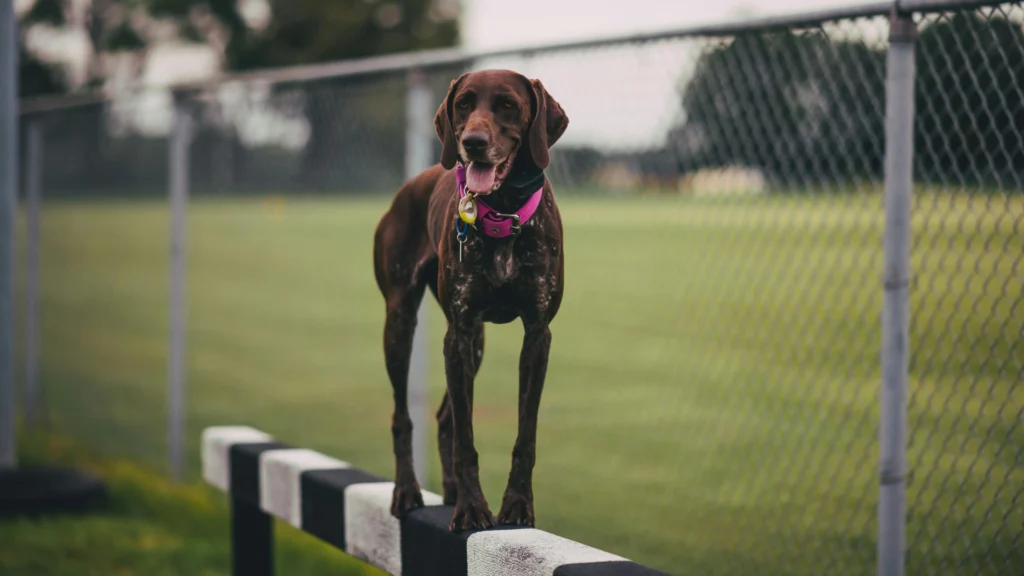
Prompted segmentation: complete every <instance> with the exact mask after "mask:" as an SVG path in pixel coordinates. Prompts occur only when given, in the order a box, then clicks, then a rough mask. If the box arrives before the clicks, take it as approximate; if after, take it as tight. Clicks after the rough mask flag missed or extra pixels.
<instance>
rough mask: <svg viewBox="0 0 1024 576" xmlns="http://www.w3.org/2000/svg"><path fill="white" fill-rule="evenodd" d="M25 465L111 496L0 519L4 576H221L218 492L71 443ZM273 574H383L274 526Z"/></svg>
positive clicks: (40, 451) (25, 446)
mask: <svg viewBox="0 0 1024 576" xmlns="http://www.w3.org/2000/svg"><path fill="white" fill-rule="evenodd" d="M21 460H22V463H24V464H27V465H32V464H35V463H41V462H47V463H54V462H56V463H60V464H62V465H69V466H74V467H75V468H77V469H79V470H83V471H88V472H90V473H93V474H97V475H100V476H102V477H103V478H104V479H105V480H106V484H107V488H108V492H109V495H110V501H109V506H108V507H107V508H106V509H105V510H104V511H103V512H100V513H91V514H89V515H83V516H64V517H49V518H46V519H37V520H26V519H21V520H14V521H10V520H8V521H0V574H4V575H5V576H134V575H139V576H143V575H145V576H180V575H186V574H187V575H189V576H227V575H228V574H230V573H231V541H230V536H229V532H228V526H229V520H228V509H227V504H226V501H225V499H224V497H223V496H222V495H221V494H219V493H217V492H215V491H214V489H212V488H209V487H206V486H199V485H194V484H189V485H181V484H175V483H172V482H171V481H169V480H168V479H167V478H166V477H165V476H164V475H162V474H159V473H157V472H155V471H153V470H151V469H148V468H147V467H146V466H144V465H139V464H136V463H133V462H130V461H127V460H116V459H110V458H103V457H100V456H97V455H96V454H94V453H92V451H90V450H88V449H86V448H84V447H82V446H80V445H78V444H77V443H75V442H74V441H69V440H68V439H66V438H59V437H55V436H43V435H34V436H33V437H32V438H30V439H28V440H26V441H24V442H22V454H21ZM275 524H276V525H275V528H274V534H275V544H276V546H275V550H274V559H275V563H276V565H277V573H278V574H334V575H336V576H383V573H382V572H381V571H379V570H376V569H375V568H373V567H372V566H369V565H368V564H365V563H363V562H360V561H358V560H356V559H355V558H352V557H351V556H347V555H345V554H342V553H341V552H338V551H337V550H335V549H333V548H331V547H330V546H328V545H327V544H324V543H322V542H320V541H319V540H317V539H316V538H314V537H312V536H309V535H307V534H304V533H303V532H301V531H299V530H296V529H295V528H292V527H291V526H289V525H288V524H287V523H285V522H281V521H277V522H276V523H275Z"/></svg>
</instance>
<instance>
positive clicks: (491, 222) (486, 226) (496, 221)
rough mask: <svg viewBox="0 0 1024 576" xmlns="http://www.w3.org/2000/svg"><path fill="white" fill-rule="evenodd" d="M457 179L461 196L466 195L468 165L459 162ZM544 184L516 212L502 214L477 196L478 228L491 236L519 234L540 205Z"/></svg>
mask: <svg viewBox="0 0 1024 576" xmlns="http://www.w3.org/2000/svg"><path fill="white" fill-rule="evenodd" d="M455 181H456V182H457V183H458V187H459V198H462V197H464V196H465V195H466V167H465V166H463V165H462V164H459V165H458V166H456V167H455ZM543 192H544V186H543V185H541V187H540V189H539V190H537V191H536V192H534V193H533V195H532V196H530V198H529V199H528V200H527V201H526V204H523V205H522V206H521V207H520V208H519V210H516V211H515V213H514V214H502V213H501V212H498V211H497V210H495V209H494V208H491V207H490V206H488V205H487V203H486V202H484V201H483V198H482V197H481V196H477V197H476V212H477V216H476V228H477V230H481V231H482V232H483V233H484V234H486V235H487V236H490V237H491V238H506V237H508V236H512V235H514V234H518V233H519V230H520V228H521V226H522V225H523V224H524V223H525V222H526V221H527V220H529V219H530V217H531V216H533V214H534V213H535V212H536V211H537V207H538V206H540V199H541V197H542V196H543Z"/></svg>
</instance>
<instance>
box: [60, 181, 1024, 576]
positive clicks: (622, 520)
mask: <svg viewBox="0 0 1024 576" xmlns="http://www.w3.org/2000/svg"><path fill="white" fill-rule="evenodd" d="M388 201H389V197H386V196H380V197H373V198H361V199H348V200H337V199H335V200H323V199H289V200H287V201H284V200H266V199H264V200H258V199H246V200H199V201H196V202H194V203H193V205H192V208H191V210H190V212H189V223H188V227H189V243H188V255H189V279H188V286H189V290H188V303H189V311H190V312H189V335H188V362H189V369H188V381H189V384H188V385H189V390H188V398H187V405H188V411H189V423H188V432H189V440H190V442H191V444H190V446H189V452H188V453H189V455H190V461H189V462H190V467H191V469H190V471H189V473H190V478H192V479H193V480H194V479H196V478H197V476H198V450H197V441H198V438H199V433H200V430H201V429H202V428H203V427H205V426H208V425H215V424H249V425H252V426H256V427H258V428H261V429H264V430H266V431H267V432H270V433H272V434H274V435H276V436H278V437H279V438H281V439H282V440H284V441H287V442H290V443H293V444H299V445H303V446H306V447H311V448H314V449H318V450H321V451H324V452H327V453H329V454H331V455H334V456H337V457H339V458H342V459H344V460H347V461H350V462H353V463H354V464H356V465H358V466H359V467H361V468H363V469H366V470H368V471H371V472H374V473H378V474H382V475H387V476H390V475H391V473H392V456H391V443H390V442H391V441H390V432H389V423H390V413H391V398H390V394H391V392H390V386H389V384H388V382H387V377H386V374H385V371H384V366H383V353H382V344H381V330H382V325H383V312H384V306H383V301H382V299H381V297H380V295H379V294H378V293H377V289H376V286H375V285H374V281H373V274H372V269H371V255H370V249H371V242H372V231H373V228H374V226H375V225H376V223H377V220H378V218H379V217H380V214H381V213H382V211H383V210H384V209H385V207H386V205H387V202H388ZM560 205H561V208H562V212H563V218H564V220H565V223H566V234H567V237H566V252H567V266H566V274H567V281H568V284H567V293H566V296H565V300H564V303H563V306H562V311H561V313H560V315H559V317H558V318H557V319H556V321H555V323H554V325H553V326H552V331H553V334H554V342H553V348H552V355H551V360H550V368H549V373H548V379H547V386H546V389H545V392H544V400H543V402H542V406H541V416H540V430H539V437H540V440H539V443H538V444H539V445H538V461H537V466H536V472H535V482H534V483H535V492H536V499H537V501H536V507H537V515H538V525H539V527H540V528H543V529H546V530H550V531H553V532H556V533H558V534H561V535H564V536H566V537H569V538H572V539H576V540H580V541H582V542H585V543H587V544H590V545H592V546H596V547H599V548H603V549H606V550H609V551H612V552H615V553H618V554H621V555H623V556H626V557H629V558H632V559H635V560H637V561H640V562H643V563H646V564H650V565H652V566H655V567H658V568H661V569H663V570H666V571H668V572H670V573H673V574H759V575H767V576H773V575H783V574H786V575H804V574H807V575H811V574H815V575H817V574H824V573H829V574H831V573H836V574H839V573H842V574H869V573H873V570H874V562H875V560H874V549H875V544H874V541H875V532H876V526H875V523H874V515H875V514H874V510H875V504H876V493H877V479H876V470H877V464H876V463H877V454H878V449H877V442H876V435H877V425H878V409H877V402H878V401H877V398H878V382H879V373H880V366H879V353H878V349H879V344H880V330H881V327H880V321H879V317H880V312H881V302H882V299H881V294H882V288H881V278H882V252H881V239H882V226H883V220H882V212H881V197H880V196H879V195H878V194H877V193H862V194H855V195H845V196H838V195H837V196H820V197H817V198H814V199H808V198H805V197H798V196H791V197H781V198H776V197H772V198H752V199H731V200H729V199H705V200H680V199H668V198H648V199H635V198H634V199H600V200H599V199H586V198H577V197H572V198H569V197H567V198H565V199H563V200H562V201H561V204H560ZM1022 214H1024V200H1022V198H1020V197H1017V198H1014V199H1010V200H1006V199H1005V198H1002V197H998V196H973V197H971V196H966V195H960V196H947V195H942V194H932V193H930V192H924V191H922V192H920V193H919V195H918V204H917V212H916V215H915V218H914V222H913V224H914V230H915V249H914V256H913V258H914V285H913V302H912V305H913V314H914V319H913V322H912V328H911V330H912V341H911V353H912V362H911V368H912V378H911V400H910V424H911V434H910V463H911V478H910V487H909V495H908V498H909V518H910V523H909V529H908V544H909V547H910V548H909V553H908V562H909V565H908V573H910V574H942V575H947V574H958V573H966V572H968V571H969V569H970V571H973V570H974V568H975V567H981V568H984V569H986V570H989V571H990V572H991V573H999V574H1022V573H1024V555H1022V552H1021V551H1020V542H1021V538H1022V536H1021V532H1022V525H1024V512H1022V510H1021V506H1020V499H1021V498H1022V494H1021V492H1022V489H1024V488H1022V487H1024V466H1021V447H1022V446H1024V426H1022V425H1021V410H1022V407H1024V391H1022V386H1021V380H1022V378H1024V376H1022V363H1024V361H1022V355H1021V338H1022V330H1024V320H1022V317H1024V314H1022V312H1021V310H1022V306H1024V305H1022V304H1021V294H1022V292H1024V287H1022V272H1021V269H1020V254H1021V252H1022V248H1021V236H1020V228H1019V227H1020V220H1021V217H1022V216H1021V215H1022ZM1015 227H1016V228H1015ZM167 231H168V211H167V209H166V207H165V206H164V205H163V204H161V203H145V202H137V203H133V202H92V203H74V202H61V203H56V202H55V203H48V204H46V205H45V207H44V211H43V230H42V235H43V246H42V257H43V262H42V275H43V276H42V303H41V310H42V358H43V363H42V382H43V386H44V387H45V390H46V395H47V397H46V401H47V404H48V406H49V409H50V414H51V416H52V419H53V420H52V425H53V426H54V428H55V429H56V430H57V431H59V432H60V433H61V434H65V435H69V436H71V437H74V438H75V439H76V441H78V442H81V443H82V444H84V445H86V446H88V447H89V448H91V449H95V450H98V451H101V452H102V453H103V454H106V455H110V456H113V457H117V458H128V459H133V460H136V461H139V462H143V463H145V464H148V465H153V466H158V467H160V466H163V465H164V462H163V458H164V454H165V453H166V451H165V430H166V423H165V412H166V394H165V390H164V386H165V378H166V363H165V350H166V341H167V306H166V302H167V292H168V286H169V280H168V277H167V256H168V252H169V251H168V244H167ZM430 310H431V312H430V314H431V315H430V317H429V323H428V330H429V331H430V335H431V337H430V347H431V348H430V354H429V371H430V386H431V390H432V397H431V403H432V404H437V403H438V402H440V397H441V391H442V390H443V387H444V378H443V365H442V358H441V336H442V334H443V330H444V326H443V325H442V317H441V315H440V314H439V312H438V311H437V309H436V306H435V305H434V304H433V303H432V302H431V307H430ZM487 330H488V331H487V346H486V353H485V360H484V363H483V368H482V371H481V374H480V376H479V378H478V381H477V387H476V394H475V396H476V399H475V403H476V408H475V427H476V428H475V433H476V442H477V448H478V450H479V452H480V459H481V463H480V466H481V474H482V481H483V484H484V490H485V492H486V494H487V496H488V497H489V501H490V503H491V505H492V507H493V508H495V509H496V508H497V507H498V505H499V504H500V496H501V493H502V490H503V488H504V481H505V479H506V477H507V474H508V467H509V464H510V460H511V456H510V454H511V447H512V444H513V440H514V438H515V432H516V400H515V398H516V390H517V382H518V379H517V374H516V370H517V365H518V354H519V345H520V342H521V327H520V326H519V325H518V324H510V325H507V326H500V327H497V326H488V329H487ZM433 432H434V428H433V427H432V428H431V437H433ZM435 454H436V452H435ZM430 465H431V480H430V482H429V483H428V487H429V488H430V489H432V490H434V491H438V490H439V487H440V486H439V484H440V482H439V474H438V470H437V468H438V466H437V463H436V456H433V457H432V459H431V462H430ZM218 546H219V545H218ZM220 548H223V547H222V546H220V547H219V548H218V549H220ZM211 554H212V553H211ZM210 559H211V566H212V567H213V568H212V569H215V570H216V569H217V567H218V566H223V564H222V563H221V564H217V561H216V560H215V558H213V557H212V556H210ZM221 562H222V560H221ZM189 573H194V572H189Z"/></svg>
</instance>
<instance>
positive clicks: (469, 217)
mask: <svg viewBox="0 0 1024 576" xmlns="http://www.w3.org/2000/svg"><path fill="white" fill-rule="evenodd" d="M459 218H461V219H462V221H463V222H465V223H466V224H469V225H472V224H473V223H474V222H476V199H475V198H474V197H473V194H472V193H468V194H466V195H465V196H463V197H462V200H459Z"/></svg>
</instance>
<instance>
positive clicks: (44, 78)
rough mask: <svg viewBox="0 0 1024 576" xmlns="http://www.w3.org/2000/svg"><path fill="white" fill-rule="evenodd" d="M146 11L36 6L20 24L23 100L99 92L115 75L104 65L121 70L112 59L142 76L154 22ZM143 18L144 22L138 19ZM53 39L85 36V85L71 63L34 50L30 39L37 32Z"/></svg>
mask: <svg viewBox="0 0 1024 576" xmlns="http://www.w3.org/2000/svg"><path fill="white" fill-rule="evenodd" d="M144 15H145V7H144V6H143V5H141V4H140V3H139V2H137V1H129V2H121V1H118V0H91V2H90V3H89V4H88V6H87V7H85V10H84V11H83V10H81V7H80V6H79V5H78V3H76V2H72V1H69V0H35V2H33V3H32V5H31V7H30V8H29V9H28V11H27V12H25V14H24V15H23V16H22V18H21V21H20V34H19V37H18V41H19V49H20V54H21V63H20V67H19V74H20V76H19V78H20V81H21V89H20V93H21V96H23V97H29V96H38V95H42V94H53V93H59V92H66V91H70V90H74V89H76V88H87V89H90V88H96V87H98V86H99V85H101V84H102V83H103V81H104V80H105V79H106V78H107V77H108V76H109V75H110V74H111V72H112V70H111V69H109V68H108V69H105V68H104V64H109V65H116V62H114V59H112V58H107V57H108V56H115V57H121V59H120V62H122V63H128V64H130V65H133V66H134V68H135V70H134V71H133V72H134V73H137V72H138V71H139V70H141V66H142V63H143V58H144V54H145V49H146V47H147V45H148V44H149V39H148V38H147V36H148V35H149V30H147V26H148V24H149V22H148V21H147V20H146V19H145V18H144ZM139 16H143V18H139ZM39 29H45V30H47V31H49V32H51V33H55V34H58V35H60V34H64V35H67V34H69V33H73V32H74V31H75V30H81V31H82V32H84V37H85V38H86V40H87V41H88V47H87V49H86V50H85V51H84V54H83V56H84V59H85V63H84V64H85V75H84V78H85V79H84V82H76V81H75V80H74V76H75V75H74V74H72V73H71V69H70V68H71V67H70V65H69V64H68V63H62V62H59V61H57V60H56V59H54V58H52V57H49V56H48V55H47V54H46V50H39V49H36V48H35V47H34V46H32V45H31V44H30V43H29V41H28V39H29V34H30V33H31V32H33V31H34V30H39Z"/></svg>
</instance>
